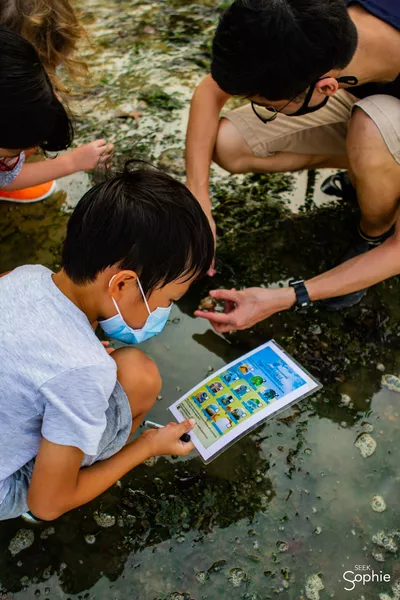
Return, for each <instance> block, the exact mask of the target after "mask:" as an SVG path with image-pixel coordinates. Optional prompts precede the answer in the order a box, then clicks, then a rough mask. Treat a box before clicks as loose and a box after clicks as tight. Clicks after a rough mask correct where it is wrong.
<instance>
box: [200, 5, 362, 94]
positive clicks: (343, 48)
mask: <svg viewBox="0 0 400 600" xmlns="http://www.w3.org/2000/svg"><path fill="white" fill-rule="evenodd" d="M357 39H358V36H357V29H356V27H355V25H354V23H353V21H352V20H351V18H350V16H349V14H348V11H347V6H346V3H345V1H344V0H235V1H234V2H233V4H232V5H231V6H230V7H228V8H227V9H226V10H225V11H224V13H223V14H222V17H221V19H220V22H219V24H218V27H217V30H216V33H215V36H214V41H213V56H212V65H211V74H212V77H213V79H214V80H215V81H216V82H217V83H218V85H219V87H220V88H221V89H222V90H224V91H225V92H226V93H228V94H232V95H237V96H245V97H247V98H249V97H252V96H262V97H263V98H267V99H268V100H290V99H292V98H295V97H296V95H298V94H300V93H301V92H303V91H304V90H306V89H307V88H308V87H309V86H310V85H311V84H312V83H314V82H315V81H316V80H317V79H319V78H320V77H321V76H322V75H324V74H325V73H327V72H329V71H330V70H331V69H334V68H337V69H342V68H344V67H346V66H347V65H348V64H349V63H350V61H351V59H352V57H353V55H354V53H355V51H356V48H357Z"/></svg>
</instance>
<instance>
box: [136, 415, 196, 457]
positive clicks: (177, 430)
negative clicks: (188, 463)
mask: <svg viewBox="0 0 400 600" xmlns="http://www.w3.org/2000/svg"><path fill="white" fill-rule="evenodd" d="M195 424H196V421H195V420H194V419H186V421H183V422H182V423H168V425H166V426H165V427H162V428H160V429H149V430H148V431H145V432H144V433H142V435H141V436H140V438H139V439H138V442H139V441H140V440H142V441H143V442H146V444H148V446H149V449H150V452H149V456H161V455H163V454H170V455H173V456H185V455H186V454H189V452H191V451H192V450H193V449H194V444H193V442H182V440H180V439H179V438H180V437H181V436H182V435H183V434H184V433H187V432H188V431H190V430H191V429H193V427H194V426H195Z"/></svg>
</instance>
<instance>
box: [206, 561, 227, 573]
mask: <svg viewBox="0 0 400 600" xmlns="http://www.w3.org/2000/svg"><path fill="white" fill-rule="evenodd" d="M225 565H226V560H217V561H216V562H215V563H214V564H213V565H211V567H210V568H209V569H208V572H209V573H218V572H219V571H222V569H223V568H224V567H225Z"/></svg>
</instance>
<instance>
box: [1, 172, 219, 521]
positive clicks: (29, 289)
mask: <svg viewBox="0 0 400 600" xmlns="http://www.w3.org/2000/svg"><path fill="white" fill-rule="evenodd" d="M213 252H214V243H213V236H212V233H211V230H210V227H209V225H208V220H207V218H206V217H205V215H204V213H203V211H202V209H201V207H200V205H199V204H198V202H197V201H196V199H195V198H194V197H193V196H192V194H191V193H190V192H189V191H188V190H187V188H186V187H185V186H184V185H182V184H181V183H179V182H177V181H175V180H174V179H172V178H171V177H169V176H168V175H166V174H164V173H161V172H159V171H156V170H153V169H146V170H145V169H138V170H132V169H129V166H128V167H126V168H125V171H124V173H122V174H120V175H118V176H116V177H113V178H112V179H109V180H108V181H106V182H104V183H100V184H97V185H96V186H94V187H93V188H92V189H91V190H90V191H89V192H87V193H86V194H85V196H84V197H83V198H82V200H81V201H80V202H79V204H78V206H77V207H76V209H75V211H74V213H73V215H72V216H71V219H70V221H69V224H68V231H67V236H66V239H65V242H64V249H63V255H62V263H61V267H62V268H61V271H59V272H58V273H55V274H54V273H52V272H51V271H50V270H48V269H46V268H45V267H42V266H39V265H29V266H24V267H19V268H17V269H15V270H14V271H12V272H11V273H9V274H7V275H5V276H3V277H2V278H0V314H1V315H2V323H1V328H0V380H1V382H2V385H1V387H0V520H2V519H9V518H12V517H16V516H19V515H21V514H22V513H24V512H26V511H28V510H29V511H31V513H32V514H33V515H34V516H35V517H36V518H39V519H45V520H50V519H54V518H56V517H58V516H59V515H61V514H63V513H64V512H66V511H68V510H71V509H73V508H75V507H77V506H80V505H82V504H84V503H86V502H88V501H90V500H91V499H93V498H95V497H96V496H98V495H99V494H101V493H102V492H103V491H104V490H106V489H107V488H108V487H110V486H111V485H113V484H114V483H115V481H117V480H118V479H119V478H120V477H122V476H123V475H124V474H125V473H127V472H128V471H129V470H130V469H132V468H134V467H135V466H136V465H138V464H140V463H141V462H143V461H144V460H145V459H146V458H148V457H150V456H154V455H160V454H175V455H180V454H181V455H182V454H187V453H188V452H190V450H192V448H193V445H192V443H191V442H189V443H184V442H182V441H180V439H179V438H180V437H181V436H182V434H183V433H185V432H186V431H188V430H190V429H191V427H192V426H193V424H194V422H193V421H192V420H188V421H185V422H184V423H181V424H180V425H178V424H170V425H168V426H167V427H165V428H163V429H159V430H152V431H148V432H145V433H144V434H142V435H141V436H140V437H139V438H137V439H136V440H135V441H134V442H132V443H131V444H128V445H126V442H127V441H128V438H129V436H130V434H131V433H132V432H133V431H134V430H135V429H136V428H137V427H138V425H139V424H140V422H141V420H142V419H143V417H144V415H145V414H146V412H147V411H148V410H149V409H150V408H151V406H152V404H153V402H154V400H155V398H156V397H157V395H158V393H159V390H160V385H161V381H160V376H159V373H158V370H157V367H156V366H155V364H154V363H153V362H152V361H151V360H150V359H149V358H148V357H147V356H146V355H145V354H143V353H142V352H140V351H139V350H138V349H136V348H132V347H131V348H126V347H125V348H121V349H119V350H116V351H114V352H113V353H112V354H111V353H110V352H111V350H110V349H108V348H107V347H105V345H103V344H102V343H101V342H100V341H99V340H98V338H97V337H96V335H95V333H94V329H93V327H92V324H93V323H95V322H96V321H99V323H100V325H101V326H102V327H103V329H104V331H105V332H106V333H108V335H110V336H111V337H114V338H116V339H118V340H120V341H123V342H125V343H127V344H128V345H133V344H137V343H139V342H140V341H143V340H145V339H148V338H149V337H151V336H153V335H155V334H157V333H159V332H160V331H161V330H162V328H163V326H164V325H165V323H166V321H167V319H168V315H169V312H170V307H171V304H172V303H173V302H174V301H175V300H178V299H179V298H180V297H181V296H182V295H183V294H184V293H185V292H186V291H187V289H188V288H189V286H190V284H191V283H192V282H193V281H194V280H195V279H196V278H198V277H199V276H203V275H205V273H206V272H207V270H208V268H209V267H210V264H211V262H212V258H213ZM43 490H46V493H45V494H44V493H43Z"/></svg>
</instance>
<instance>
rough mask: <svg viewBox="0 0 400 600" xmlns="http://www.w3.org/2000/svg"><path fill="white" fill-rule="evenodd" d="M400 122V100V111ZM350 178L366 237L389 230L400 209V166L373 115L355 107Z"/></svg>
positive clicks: (350, 129)
mask: <svg viewBox="0 0 400 600" xmlns="http://www.w3.org/2000/svg"><path fill="white" fill-rule="evenodd" d="M398 118H399V122H400V101H399V114H398ZM347 150H348V156H349V163H350V173H349V174H350V177H351V178H352V180H353V182H354V185H355V187H356V189H357V199H358V203H359V205H360V209H361V222H360V228H361V230H362V232H363V233H365V234H366V235H367V236H371V237H376V236H380V235H382V234H384V233H386V232H387V231H388V230H389V229H390V228H391V227H392V225H393V224H394V223H395V221H396V219H397V216H398V212H399V200H400V165H399V164H398V163H397V162H396V160H395V158H394V157H393V155H392V153H391V152H390V150H389V148H388V146H387V144H386V143H385V141H384V139H383V137H382V134H381V132H380V130H379V128H378V126H377V124H375V123H374V121H373V120H372V119H371V117H369V116H368V114H367V113H366V112H364V110H362V109H361V108H358V107H356V108H355V109H354V112H353V116H352V119H351V122H350V127H349V133H348V138H347Z"/></svg>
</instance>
